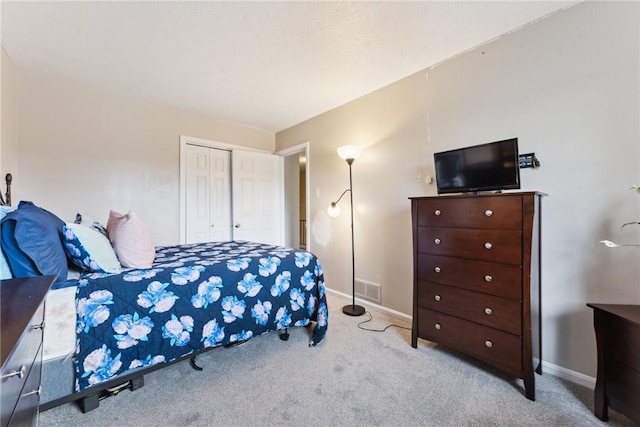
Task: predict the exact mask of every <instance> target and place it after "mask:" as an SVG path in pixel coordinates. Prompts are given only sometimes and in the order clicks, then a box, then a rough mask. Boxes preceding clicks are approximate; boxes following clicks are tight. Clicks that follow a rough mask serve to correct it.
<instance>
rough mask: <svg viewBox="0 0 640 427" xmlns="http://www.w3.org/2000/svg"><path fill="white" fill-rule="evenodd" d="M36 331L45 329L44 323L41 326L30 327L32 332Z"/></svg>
mask: <svg viewBox="0 0 640 427" xmlns="http://www.w3.org/2000/svg"><path fill="white" fill-rule="evenodd" d="M34 329H44V322H42V323H40V324H39V325H31V327H29V330H30V331H33V330H34Z"/></svg>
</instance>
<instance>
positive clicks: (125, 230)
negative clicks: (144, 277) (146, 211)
mask: <svg viewBox="0 0 640 427" xmlns="http://www.w3.org/2000/svg"><path fill="white" fill-rule="evenodd" d="M107 236H108V237H109V240H111V244H112V245H113V249H115V251H116V255H117V256H118V260H120V264H122V265H123V266H125V267H131V268H150V267H151V264H153V260H154V259H155V257H156V249H155V246H154V245H153V239H152V238H151V233H149V229H148V228H147V226H146V224H145V223H144V221H142V218H140V216H138V214H136V213H135V212H129V213H127V214H125V215H123V214H121V213H118V212H116V211H114V210H112V211H111V212H110V213H109V221H108V222H107Z"/></svg>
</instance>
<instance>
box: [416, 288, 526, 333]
mask: <svg viewBox="0 0 640 427" xmlns="http://www.w3.org/2000/svg"><path fill="white" fill-rule="evenodd" d="M418 305H419V306H422V307H426V308H430V309H432V310H437V311H441V312H443V313H447V314H451V315H453V316H456V317H460V318H463V319H467V320H470V321H472V322H476V323H480V324H482V325H485V326H490V327H492V328H495V329H500V330H502V331H505V332H509V333H511V334H514V335H517V336H520V335H522V306H521V304H520V301H515V300H511V299H506V298H501V297H496V296H493V295H486V294H481V293H478V292H473V291H467V290H465V289H460V288H454V287H451V286H445V285H437V284H435V283H429V282H418Z"/></svg>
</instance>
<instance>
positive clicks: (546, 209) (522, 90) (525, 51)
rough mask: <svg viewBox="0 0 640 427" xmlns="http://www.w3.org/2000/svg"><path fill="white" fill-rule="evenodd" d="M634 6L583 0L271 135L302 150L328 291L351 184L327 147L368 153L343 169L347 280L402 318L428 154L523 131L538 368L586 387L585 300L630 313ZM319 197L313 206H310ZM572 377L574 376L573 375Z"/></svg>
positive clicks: (338, 285) (339, 256)
mask: <svg viewBox="0 0 640 427" xmlns="http://www.w3.org/2000/svg"><path fill="white" fill-rule="evenodd" d="M639 18H640V4H638V3H637V2H585V3H581V4H578V5H577V6H574V7H573V8H570V9H568V10H565V11H563V12H561V13H558V14H556V15H554V16H551V17H549V18H548V19H545V20H543V21H541V22H538V23H536V24H533V25H531V26H528V27H526V28H523V29H521V30H519V31H517V32H514V33H512V34H509V35H507V36H504V37H502V38H500V39H498V40H496V41H494V42H492V43H490V44H487V45H484V46H482V47H480V48H477V49H475V50H473V51H471V52H468V53H466V54H464V55H461V56H459V57H456V58H454V59H452V60H450V61H447V62H445V63H442V64H440V65H438V66H436V67H433V68H432V69H428V70H424V71H423V72H419V73H416V74H414V75H412V76H409V77H407V78H405V79H403V80H401V81H399V82H396V83H394V84H392V85H390V86H387V87H385V88H383V89H380V90H378V91H376V92H373V93H371V94H369V95H366V96H364V97H362V98H360V99H357V100H355V101H353V102H350V103H348V104H346V105H344V106H342V107H339V108H337V109H335V110H332V111H329V112H327V113H325V114H322V115H320V116H318V117H315V118H313V119H311V120H308V121H306V122H304V123H301V124H299V125H297V126H294V127H292V128H290V129H287V130H285V131H282V132H279V133H278V134H277V135H276V147H277V149H284V148H286V147H289V146H292V145H295V144H298V143H300V142H301V141H310V145H311V153H312V154H311V156H310V162H311V164H310V167H311V171H312V172H311V188H310V191H311V192H312V194H313V195H314V196H313V197H312V198H311V206H310V209H311V218H312V225H311V229H312V232H311V236H310V239H312V247H313V250H314V252H315V253H317V254H318V256H319V258H320V260H321V261H322V263H323V267H324V272H325V279H326V284H327V286H328V287H329V288H332V289H335V290H338V291H342V292H344V293H346V294H349V295H350V294H351V278H350V275H351V253H350V239H349V237H350V234H349V224H348V216H349V215H348V204H345V205H344V206H343V215H342V216H341V217H339V218H338V219H335V220H333V219H331V220H330V219H329V218H328V216H327V215H326V213H325V210H326V207H327V205H328V204H329V202H330V201H331V200H332V199H335V198H336V197H337V196H338V195H339V194H340V193H341V192H342V190H344V188H346V187H347V186H348V168H347V165H346V164H345V163H344V162H343V161H342V160H340V159H339V158H338V156H337V155H336V152H335V149H336V148H337V147H339V146H341V145H345V144H360V145H362V146H365V147H366V150H365V152H364V154H363V156H362V158H361V159H358V160H357V161H356V162H355V163H354V165H353V174H354V177H353V181H354V203H355V239H356V243H355V247H356V277H357V278H360V279H364V280H367V281H371V282H375V283H379V284H381V285H382V295H383V305H384V306H386V307H388V308H391V309H394V310H397V311H400V312H403V313H407V314H411V302H412V258H411V250H412V246H411V245H412V243H411V218H410V210H409V201H408V200H407V198H408V197H411V196H425V195H435V194H436V189H435V185H433V184H431V185H430V184H427V183H426V179H425V178H426V177H427V176H433V174H434V171H433V152H434V151H441V150H444V149H449V148H456V147H462V146H467V145H474V144H479V143H483V142H490V141H495V140H499V139H504V138H509V137H518V138H519V143H520V151H521V152H522V153H527V152H535V153H536V154H537V156H538V158H539V159H540V161H541V163H542V167H541V168H539V169H537V170H532V169H524V170H522V175H521V178H522V183H523V190H538V191H542V192H546V193H548V194H549V197H547V198H545V200H543V203H542V210H543V212H542V218H543V256H542V263H543V272H542V279H543V358H544V360H545V362H546V365H547V367H550V368H551V370H552V371H554V372H555V373H557V374H560V375H563V374H567V375H568V376H572V377H573V379H576V378H575V377H576V375H575V373H576V372H577V373H579V374H586V375H587V376H590V377H593V376H594V375H595V368H596V351H595V337H594V332H593V326H592V313H591V311H590V310H589V309H587V308H586V306H585V304H586V303H587V302H592V301H593V302H611V303H635V304H640V262H639V261H640V248H619V249H616V250H611V249H607V248H605V247H604V246H602V245H600V244H598V241H599V240H602V239H605V238H610V239H613V240H615V239H619V240H627V241H636V242H640V233H639V232H638V231H639V230H638V227H636V228H635V229H632V228H631V229H630V228H625V230H624V231H621V230H620V225H621V224H622V223H625V222H629V221H638V220H640V197H638V195H637V194H634V193H633V192H631V191H629V190H628V188H629V187H630V186H631V185H632V184H634V183H640V123H639V117H640V87H639V77H638V76H639V75H640V66H639V61H640V59H639V56H640V53H639V52H640V45H639V44H640V42H639V39H640V37H639V35H640V23H639V21H640V19H639ZM316 189H319V192H320V197H315V191H316ZM577 376H578V377H579V376H580V375H577Z"/></svg>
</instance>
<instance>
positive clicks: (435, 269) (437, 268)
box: [433, 267, 442, 273]
mask: <svg viewBox="0 0 640 427" xmlns="http://www.w3.org/2000/svg"><path fill="white" fill-rule="evenodd" d="M433 271H435V272H436V273H440V272H441V271H442V269H441V268H440V267H436V268H434V269H433Z"/></svg>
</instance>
